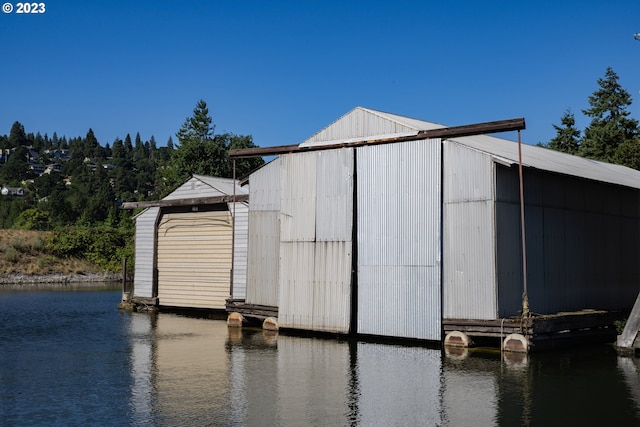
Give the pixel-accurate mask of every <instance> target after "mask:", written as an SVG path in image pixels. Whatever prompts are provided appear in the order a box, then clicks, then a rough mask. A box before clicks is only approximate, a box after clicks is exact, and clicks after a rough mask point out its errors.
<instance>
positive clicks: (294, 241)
mask: <svg viewBox="0 0 640 427" xmlns="http://www.w3.org/2000/svg"><path fill="white" fill-rule="evenodd" d="M284 165H285V168H286V171H285V173H283V176H285V177H286V178H283V193H282V194H283V196H282V206H283V215H282V218H283V219H282V225H283V232H282V233H283V237H282V239H281V245H280V261H281V264H280V275H281V277H280V289H281V292H280V304H279V313H278V321H279V323H280V325H281V326H282V327H289V328H297V329H308V330H314V331H325V332H341V333H347V332H349V320H350V304H351V289H350V284H351V236H352V222H353V149H344V150H332V151H325V152H314V153H304V154H302V155H295V156H290V157H289V158H288V159H287V161H286V162H285V163H284ZM314 173H315V174H316V175H315V176H314V177H308V176H303V175H311V174H314ZM315 194H318V197H317V198H316V197H315V196H314V195H315ZM294 203H298V204H306V205H308V206H304V207H303V206H296V207H293V206H292V205H293V204H294ZM309 208H313V209H316V211H315V212H313V214H311V213H309ZM285 212H292V213H293V212H297V214H293V215H287V214H286V213H285ZM311 229H313V230H314V233H313V234H310V232H309V230H311ZM285 230H286V231H285ZM316 233H317V234H316ZM311 238H313V240H311ZM305 240H310V241H305Z"/></svg>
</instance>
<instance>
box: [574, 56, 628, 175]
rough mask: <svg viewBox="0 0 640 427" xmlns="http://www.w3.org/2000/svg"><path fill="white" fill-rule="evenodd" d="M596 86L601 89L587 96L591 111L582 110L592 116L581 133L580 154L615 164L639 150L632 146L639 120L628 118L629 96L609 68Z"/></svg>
mask: <svg viewBox="0 0 640 427" xmlns="http://www.w3.org/2000/svg"><path fill="white" fill-rule="evenodd" d="M598 85H599V86H600V89H598V90H596V91H595V92H594V93H593V95H591V96H589V105H590V106H591V108H588V109H586V110H583V111H582V112H583V113H584V114H585V115H586V116H588V117H591V122H590V124H589V126H587V128H586V129H585V131H584V139H583V141H582V143H581V146H580V154H581V155H583V156H585V157H589V158H592V159H597V160H603V161H607V162H616V161H619V160H620V159H623V158H624V156H625V155H627V154H629V153H633V152H637V151H638V149H637V148H636V147H635V146H636V145H637V144H638V138H637V136H638V121H637V120H635V119H631V118H629V114H630V113H629V111H628V110H627V108H628V107H629V106H630V105H631V95H630V94H629V93H628V92H627V91H626V90H624V89H623V88H622V86H621V85H620V83H619V82H618V75H617V74H616V73H615V72H614V71H613V70H612V69H611V67H608V68H607V70H606V72H605V76H604V78H600V79H598ZM618 150H621V151H620V152H618ZM634 162H635V161H634ZM634 167H637V166H634Z"/></svg>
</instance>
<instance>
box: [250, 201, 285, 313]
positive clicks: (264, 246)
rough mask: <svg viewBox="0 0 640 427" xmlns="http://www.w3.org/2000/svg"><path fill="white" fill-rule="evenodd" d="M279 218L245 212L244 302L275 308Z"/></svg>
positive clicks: (272, 215) (266, 214) (271, 215)
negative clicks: (247, 227) (245, 267)
mask: <svg viewBox="0 0 640 427" xmlns="http://www.w3.org/2000/svg"><path fill="white" fill-rule="evenodd" d="M279 216H280V214H279V213H278V212H270V211H252V210H250V211H249V247H248V264H247V289H246V302H247V303H250V304H259V305H269V306H273V307H277V306H278V298H279V286H280V285H279V271H280V266H279V263H280V261H279V260H280V253H279V251H280V225H279V224H280V221H279Z"/></svg>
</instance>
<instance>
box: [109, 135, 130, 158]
mask: <svg viewBox="0 0 640 427" xmlns="http://www.w3.org/2000/svg"><path fill="white" fill-rule="evenodd" d="M111 152H112V153H113V158H114V160H121V159H125V158H126V157H127V153H126V152H125V150H124V143H123V142H122V140H121V139H120V138H116V139H115V140H114V141H113V147H112V148H111Z"/></svg>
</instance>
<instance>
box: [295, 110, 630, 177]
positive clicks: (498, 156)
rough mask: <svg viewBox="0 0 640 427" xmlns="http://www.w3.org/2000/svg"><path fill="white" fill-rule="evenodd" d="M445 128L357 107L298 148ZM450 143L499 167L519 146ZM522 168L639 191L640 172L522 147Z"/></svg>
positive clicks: (499, 141) (489, 140)
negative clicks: (491, 159)
mask: <svg viewBox="0 0 640 427" xmlns="http://www.w3.org/2000/svg"><path fill="white" fill-rule="evenodd" d="M445 127H446V126H444V125H441V124H438V123H432V122H427V121H424V120H418V119H413V118H410V117H405V116H400V115H397V114H390V113H385V112H382V111H376V110H371V109H368V108H363V107H356V108H354V109H353V110H351V111H350V112H348V113H346V114H345V115H343V116H342V117H340V118H339V119H337V120H336V121H334V122H333V123H331V124H330V125H328V126H327V127H326V128H324V129H322V130H321V131H319V132H317V133H316V134H314V135H313V136H311V137H310V138H308V139H307V140H305V141H303V142H302V143H301V144H300V145H299V146H300V147H317V146H323V145H333V144H338V143H352V142H357V141H359V140H366V139H377V138H383V137H384V138H390V137H404V136H412V135H417V134H418V133H419V132H420V131H425V130H432V129H440V128H445ZM449 141H453V142H455V143H458V144H462V145H465V146H467V147H469V148H471V149H474V150H478V151H481V152H483V153H486V154H488V155H491V156H493V157H494V158H495V160H496V161H498V162H500V163H506V164H509V165H511V164H517V163H518V144H517V142H515V141H510V140H507V139H503V138H498V137H495V136H491V135H474V136H465V137H456V138H452V139H449ZM522 164H523V166H525V167H530V168H535V169H540V170H544V171H550V172H556V173H560V174H565V175H571V176H575V177H579V178H586V179H591V180H595V181H601V182H607V183H612V184H617V185H623V186H625V187H632V188H638V189H640V171H637V170H635V169H631V168H628V167H625V166H620V165H615V164H612V163H606V162H601V161H597V160H592V159H587V158H585V157H578V156H573V155H570V154H566V153H562V152H559V151H555V150H551V149H547V148H544V147H538V146H533V145H528V144H522Z"/></svg>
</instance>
